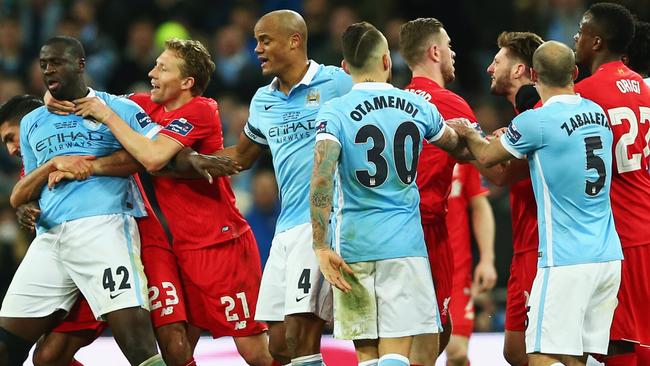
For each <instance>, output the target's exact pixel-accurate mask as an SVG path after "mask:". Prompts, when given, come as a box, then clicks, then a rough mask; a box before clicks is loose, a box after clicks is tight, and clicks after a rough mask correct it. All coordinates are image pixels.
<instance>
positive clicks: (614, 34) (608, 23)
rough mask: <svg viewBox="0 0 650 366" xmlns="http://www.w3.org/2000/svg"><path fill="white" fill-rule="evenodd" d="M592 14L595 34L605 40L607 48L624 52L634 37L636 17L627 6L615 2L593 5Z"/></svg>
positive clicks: (617, 52)
mask: <svg viewBox="0 0 650 366" xmlns="http://www.w3.org/2000/svg"><path fill="white" fill-rule="evenodd" d="M587 14H590V15H591V19H592V22H593V23H592V24H593V25H594V26H595V29H594V31H595V33H596V34H595V35H597V36H599V37H601V38H602V39H603V40H605V44H606V47H607V49H608V50H609V51H610V52H612V53H615V54H621V55H622V54H624V53H625V51H627V47H628V46H629V45H630V42H632V38H633V37H634V17H633V16H632V13H630V11H629V10H627V8H625V7H624V6H622V5H619V4H613V3H597V4H594V5H592V6H591V7H590V8H589V10H587Z"/></svg>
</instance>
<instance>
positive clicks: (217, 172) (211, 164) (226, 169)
mask: <svg viewBox="0 0 650 366" xmlns="http://www.w3.org/2000/svg"><path fill="white" fill-rule="evenodd" d="M262 151H264V148H263V147H262V146H261V145H259V144H257V143H255V142H253V141H251V140H250V139H249V138H248V137H246V135H244V134H243V133H242V134H241V135H240V136H239V142H238V143H237V145H234V146H230V147H227V148H225V149H222V150H217V151H215V152H213V153H212V154H210V155H205V154H199V153H197V152H196V151H194V150H192V149H190V148H184V149H183V150H181V151H180V152H179V153H178V154H177V155H176V156H175V157H174V159H173V160H172V164H171V167H172V169H173V170H174V171H175V172H176V173H177V174H178V175H182V176H185V177H193V176H203V177H205V178H206V179H208V180H211V179H212V177H221V176H225V175H232V174H236V173H239V172H240V171H242V170H247V169H250V167H251V166H253V164H254V163H255V162H256V161H257V159H258V158H259V156H260V155H261V154H262Z"/></svg>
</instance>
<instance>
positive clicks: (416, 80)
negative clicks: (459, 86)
mask: <svg viewBox="0 0 650 366" xmlns="http://www.w3.org/2000/svg"><path fill="white" fill-rule="evenodd" d="M411 84H412V85H416V86H420V85H426V86H428V87H432V88H437V89H442V87H441V86H440V85H438V83H436V82H435V81H433V80H432V79H429V78H428V77H426V76H414V77H413V79H411Z"/></svg>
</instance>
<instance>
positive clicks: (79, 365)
mask: <svg viewBox="0 0 650 366" xmlns="http://www.w3.org/2000/svg"><path fill="white" fill-rule="evenodd" d="M68 366H84V364H83V363H81V362H79V361H77V360H75V359H74V358H73V359H72V362H70V365H68Z"/></svg>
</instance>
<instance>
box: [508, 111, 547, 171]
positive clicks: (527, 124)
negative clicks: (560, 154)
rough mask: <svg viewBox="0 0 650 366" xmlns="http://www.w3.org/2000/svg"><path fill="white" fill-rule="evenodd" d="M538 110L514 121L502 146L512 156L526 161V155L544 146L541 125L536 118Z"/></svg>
mask: <svg viewBox="0 0 650 366" xmlns="http://www.w3.org/2000/svg"><path fill="white" fill-rule="evenodd" d="M537 111H538V110H529V111H526V112H524V113H522V114H520V115H518V116H517V117H515V119H513V120H512V122H510V125H509V126H508V130H507V131H506V133H504V134H503V135H501V139H500V141H501V144H502V145H503V147H504V148H505V149H506V150H507V151H508V152H509V153H510V154H512V156H514V157H516V158H517V159H525V158H526V155H527V154H529V153H531V152H533V151H535V150H537V149H539V148H540V147H541V146H542V131H541V123H539V122H540V121H538V120H537V118H535V117H536V116H538V115H539V114H538V113H536V112H537Z"/></svg>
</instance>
